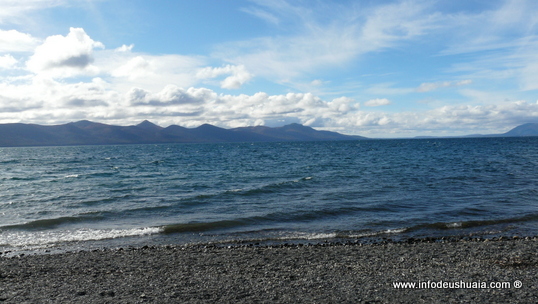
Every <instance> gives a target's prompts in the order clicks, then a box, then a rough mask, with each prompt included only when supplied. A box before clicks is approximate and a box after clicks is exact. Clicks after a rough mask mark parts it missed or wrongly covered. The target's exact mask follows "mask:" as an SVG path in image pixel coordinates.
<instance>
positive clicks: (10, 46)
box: [0, 29, 40, 53]
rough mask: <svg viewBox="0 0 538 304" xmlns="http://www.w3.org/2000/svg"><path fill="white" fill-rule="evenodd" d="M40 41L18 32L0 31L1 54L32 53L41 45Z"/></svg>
mask: <svg viewBox="0 0 538 304" xmlns="http://www.w3.org/2000/svg"><path fill="white" fill-rule="evenodd" d="M39 42H40V41H39V39H37V38H34V37H32V36H31V35H29V34H25V33H21V32H19V31H16V30H8V31H5V30H1V29H0V53H11V52H30V51H33V50H34V48H35V47H36V46H37V45H38V44H39Z"/></svg>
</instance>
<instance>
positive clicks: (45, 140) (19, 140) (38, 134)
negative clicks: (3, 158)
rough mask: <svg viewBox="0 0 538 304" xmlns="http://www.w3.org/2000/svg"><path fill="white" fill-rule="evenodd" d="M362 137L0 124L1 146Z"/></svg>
mask: <svg viewBox="0 0 538 304" xmlns="http://www.w3.org/2000/svg"><path fill="white" fill-rule="evenodd" d="M358 139H365V137H362V136H350V135H343V134H340V133H336V132H329V131H317V130H315V129H313V128H311V127H306V126H303V125H300V124H290V125H286V126H283V127H277V128H270V127H264V126H256V127H242V128H234V129H223V128H219V127H216V126H213V125H209V124H204V125H201V126H199V127H197V128H184V127H180V126H177V125H172V126H169V127H166V128H163V127H160V126H158V125H155V124H153V123H151V122H149V121H147V120H145V121H143V122H142V123H140V124H138V125H135V126H113V125H107V124H102V123H96V122H91V121H87V120H82V121H78V122H71V123H67V124H63V125H53V126H43V125H36V124H23V123H11V124H0V146H3V147H8V146H9V147H17V146H65V145H109V144H154V143H210V142H212V143H218V142H276V141H335V140H358Z"/></svg>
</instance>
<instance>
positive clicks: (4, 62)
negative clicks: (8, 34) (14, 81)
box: [0, 54, 18, 70]
mask: <svg viewBox="0 0 538 304" xmlns="http://www.w3.org/2000/svg"><path fill="white" fill-rule="evenodd" d="M17 62H18V60H17V59H15V58H14V57H13V56H11V55H9V54H7V55H4V56H0V69H6V70H7V69H11V68H13V67H14V66H15V65H16V64H17Z"/></svg>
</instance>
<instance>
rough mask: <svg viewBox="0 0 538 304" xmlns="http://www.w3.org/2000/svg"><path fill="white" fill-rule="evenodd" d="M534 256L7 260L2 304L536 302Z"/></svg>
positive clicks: (357, 251)
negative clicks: (410, 285) (25, 303)
mask: <svg viewBox="0 0 538 304" xmlns="http://www.w3.org/2000/svg"><path fill="white" fill-rule="evenodd" d="M537 249H538V237H527V238H516V239H506V238H504V239H503V238H501V239H500V240H499V239H496V240H465V239H460V240H457V241H450V242H445V241H440V240H433V239H431V240H430V239H422V240H408V241H406V242H401V243H392V242H385V243H377V244H368V245H365V244H332V243H331V244H324V243H320V244H314V245H303V246H301V245H278V246H263V247H259V246H255V245H248V246H236V247H215V246H174V245H168V246H159V247H147V246H145V247H142V248H121V249H107V250H94V251H81V252H72V253H63V254H51V255H29V256H15V257H10V258H8V257H0V302H3V303H24V302H27V303H68V302H69V303H105V302H109V303H145V302H154V303H441V302H443V303H452V302H454V303H456V302H457V303H536V302H538V292H537V290H538V279H537V277H536V274H537V273H538V254H537ZM403 284H417V285H416V287H415V288H409V285H405V286H406V287H407V288H402V287H404V285H403ZM418 284H421V285H420V286H419V285H418Z"/></svg>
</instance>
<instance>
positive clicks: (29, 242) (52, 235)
mask: <svg viewBox="0 0 538 304" xmlns="http://www.w3.org/2000/svg"><path fill="white" fill-rule="evenodd" d="M161 232H162V228H160V227H145V228H132V229H76V230H59V231H58V230H54V231H40V232H27V231H10V232H0V236H1V240H2V241H0V246H6V247H7V246H9V247H24V248H32V249H38V248H46V247H51V246H56V245H58V244H60V243H66V242H81V241H98V240H106V239H115V238H123V237H133V236H145V235H152V234H158V233H161Z"/></svg>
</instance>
